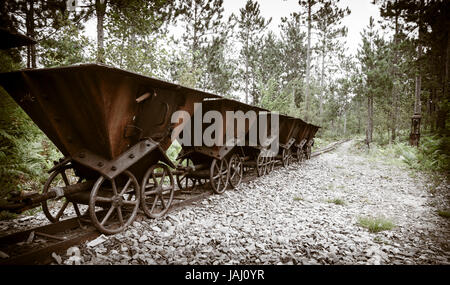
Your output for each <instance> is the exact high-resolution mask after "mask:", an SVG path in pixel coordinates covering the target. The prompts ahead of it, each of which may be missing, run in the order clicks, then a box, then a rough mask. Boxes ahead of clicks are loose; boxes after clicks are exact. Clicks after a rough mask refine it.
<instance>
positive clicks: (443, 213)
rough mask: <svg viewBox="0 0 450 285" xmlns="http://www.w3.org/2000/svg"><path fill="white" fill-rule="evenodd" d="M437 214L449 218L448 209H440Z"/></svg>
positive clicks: (449, 212)
mask: <svg viewBox="0 0 450 285" xmlns="http://www.w3.org/2000/svg"><path fill="white" fill-rule="evenodd" d="M438 215H439V216H441V217H443V218H447V219H449V218H450V211H442V210H440V211H438Z"/></svg>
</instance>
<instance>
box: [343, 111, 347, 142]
mask: <svg viewBox="0 0 450 285" xmlns="http://www.w3.org/2000/svg"><path fill="white" fill-rule="evenodd" d="M346 134H347V112H344V137H345V135H346Z"/></svg>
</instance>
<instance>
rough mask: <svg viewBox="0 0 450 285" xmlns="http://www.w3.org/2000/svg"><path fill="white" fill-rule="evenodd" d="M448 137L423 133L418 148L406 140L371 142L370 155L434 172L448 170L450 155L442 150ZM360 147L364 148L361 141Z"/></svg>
mask: <svg viewBox="0 0 450 285" xmlns="http://www.w3.org/2000/svg"><path fill="white" fill-rule="evenodd" d="M446 140H447V138H444V137H439V136H438V135H423V136H422V137H421V143H420V145H419V147H418V148H416V147H412V146H410V145H409V143H406V142H397V143H393V144H390V145H389V144H384V145H383V144H378V143H377V142H374V143H373V144H371V149H370V152H369V155H370V156H371V157H373V158H374V159H382V160H384V161H386V162H391V163H394V164H403V165H406V166H408V167H409V168H411V169H415V170H420V171H425V172H433V171H439V172H444V171H448V169H449V168H450V164H449V163H450V157H449V155H448V153H445V152H444V151H442V144H443V141H446ZM359 147H360V148H363V146H362V145H361V142H360V146H359Z"/></svg>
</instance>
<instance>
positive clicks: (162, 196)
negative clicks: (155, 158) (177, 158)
mask: <svg viewBox="0 0 450 285" xmlns="http://www.w3.org/2000/svg"><path fill="white" fill-rule="evenodd" d="M174 191H175V184H174V181H173V175H172V173H171V172H170V170H169V167H167V166H166V165H164V164H161V163H158V164H155V165H153V166H152V167H150V168H149V169H148V170H147V172H146V173H145V175H144V178H143V179H142V185H141V207H142V210H143V211H144V213H145V214H146V215H147V216H148V217H150V218H154V219H156V218H159V217H161V216H163V215H164V214H166V213H167V211H168V210H169V208H170V205H172V201H173V193H174Z"/></svg>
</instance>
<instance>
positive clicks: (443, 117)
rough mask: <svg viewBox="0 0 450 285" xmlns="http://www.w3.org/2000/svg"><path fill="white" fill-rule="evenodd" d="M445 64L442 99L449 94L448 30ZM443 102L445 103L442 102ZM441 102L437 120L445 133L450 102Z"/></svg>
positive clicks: (449, 55) (440, 129)
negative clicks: (449, 103)
mask: <svg viewBox="0 0 450 285" xmlns="http://www.w3.org/2000/svg"><path fill="white" fill-rule="evenodd" d="M445 45H446V46H445V55H444V58H445V66H444V76H443V80H442V99H443V101H444V100H445V99H447V98H448V97H449V96H448V84H449V78H448V65H449V61H450V33H449V32H447V42H446V44H445ZM442 103H443V104H442ZM442 103H441V106H440V108H439V112H438V114H437V121H436V128H437V130H438V132H439V133H441V134H444V132H445V128H446V125H445V122H446V121H447V116H448V111H449V110H448V103H447V105H444V104H445V101H444V102H442Z"/></svg>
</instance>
